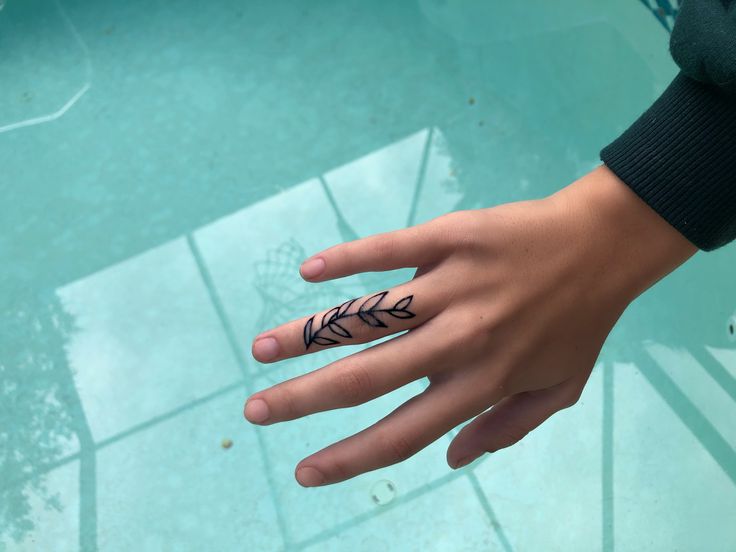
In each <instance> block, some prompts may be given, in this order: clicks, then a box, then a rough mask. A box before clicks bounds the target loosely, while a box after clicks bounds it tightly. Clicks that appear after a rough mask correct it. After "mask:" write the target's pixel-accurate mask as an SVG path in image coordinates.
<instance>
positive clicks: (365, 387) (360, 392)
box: [336, 366, 373, 406]
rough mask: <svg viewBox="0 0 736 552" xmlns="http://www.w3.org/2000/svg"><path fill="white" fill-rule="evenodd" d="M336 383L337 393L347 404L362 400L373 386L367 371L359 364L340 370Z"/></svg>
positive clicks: (359, 402)
mask: <svg viewBox="0 0 736 552" xmlns="http://www.w3.org/2000/svg"><path fill="white" fill-rule="evenodd" d="M336 383H337V388H338V393H339V394H340V396H341V397H342V398H343V399H344V401H345V403H346V404H347V405H349V406H355V405H358V404H361V403H362V402H364V401H365V400H366V398H367V397H368V396H369V395H370V393H371V389H372V388H373V382H372V381H371V376H370V374H369V372H368V371H367V370H366V369H365V368H363V367H361V366H351V367H350V368H348V369H345V370H343V371H342V372H340V373H339V374H338V375H337V380H336Z"/></svg>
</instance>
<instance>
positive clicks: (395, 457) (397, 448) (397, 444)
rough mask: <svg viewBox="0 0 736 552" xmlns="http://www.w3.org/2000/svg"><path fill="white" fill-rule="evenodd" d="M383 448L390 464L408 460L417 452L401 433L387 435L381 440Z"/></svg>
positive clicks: (415, 447) (414, 446)
mask: <svg viewBox="0 0 736 552" xmlns="http://www.w3.org/2000/svg"><path fill="white" fill-rule="evenodd" d="M383 446H384V450H385V451H386V455H387V457H388V461H389V463H390V464H396V463H398V462H403V461H404V460H408V459H409V458H411V457H412V456H414V454H416V453H417V452H418V450H419V449H418V448H417V446H416V445H415V444H413V443H412V442H411V441H409V439H407V438H406V437H404V436H402V435H391V436H387V437H386V438H385V439H384V441H383Z"/></svg>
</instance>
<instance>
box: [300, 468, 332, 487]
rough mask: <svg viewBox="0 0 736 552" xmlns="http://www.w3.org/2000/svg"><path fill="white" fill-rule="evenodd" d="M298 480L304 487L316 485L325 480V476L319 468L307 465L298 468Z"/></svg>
mask: <svg viewBox="0 0 736 552" xmlns="http://www.w3.org/2000/svg"><path fill="white" fill-rule="evenodd" d="M296 480H297V481H298V482H299V484H300V485H301V486H302V487H316V486H317V485H322V483H324V482H325V476H324V475H322V472H321V471H319V470H318V469H317V468H312V467H310V466H307V467H305V468H299V469H298V470H296Z"/></svg>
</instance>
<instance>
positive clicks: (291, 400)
mask: <svg viewBox="0 0 736 552" xmlns="http://www.w3.org/2000/svg"><path fill="white" fill-rule="evenodd" d="M274 394H275V395H276V400H275V401H270V403H271V404H280V405H281V412H282V416H283V417H284V418H285V419H287V420H293V419H295V418H300V417H301V415H302V414H301V412H300V409H299V406H298V403H297V400H296V397H295V396H294V393H293V392H292V391H291V390H289V388H288V387H283V388H281V389H279V388H278V387H277V388H276V389H274Z"/></svg>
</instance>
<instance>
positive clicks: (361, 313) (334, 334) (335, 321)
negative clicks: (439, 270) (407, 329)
mask: <svg viewBox="0 0 736 552" xmlns="http://www.w3.org/2000/svg"><path fill="white" fill-rule="evenodd" d="M387 293H388V291H382V292H380V293H376V294H375V295H372V296H371V297H369V298H368V299H366V300H365V301H363V304H362V305H360V306H359V307H358V310H356V311H354V312H348V311H349V310H350V307H352V306H353V304H354V303H355V302H356V301H357V300H358V299H350V300H349V301H345V302H344V303H343V304H342V305H340V306H339V307H335V308H333V309H330V310H329V311H327V312H326V313H325V314H324V315H322V322H321V323H320V325H319V327H318V328H316V329H315V327H316V324H315V321H314V319H315V318H316V316H317V315H314V316H312V318H310V319H309V320H307V323H306V324H305V325H304V346H305V347H306V348H307V349H309V346H310V345H311V344H312V343H316V344H317V345H335V344H336V343H340V340H339V339H338V338H340V337H342V338H347V339H349V338H351V337H353V336H352V334H351V333H350V332H349V331H348V330H347V329H346V328H345V326H344V325H343V324H344V322H345V319H346V318H350V317H351V316H357V317H358V318H360V319H361V320H362V321H363V322H365V323H366V324H368V325H369V326H371V327H373V328H387V327H388V326H387V325H386V323H385V322H384V321H383V320H381V319H380V318H379V317H378V316H376V315H377V314H379V313H385V314H388V315H390V316H393V317H394V318H414V316H416V315H415V314H414V313H413V312H411V311H410V310H409V305H410V304H411V300H412V299H413V298H414V296H413V295H407V296H406V297H404V298H403V299H399V300H398V301H397V302H396V304H395V305H394V306H393V307H390V308H379V306H380V304H381V301H382V300H383V298H384V297H386V294H387ZM325 334H327V335H329V336H330V337H327V336H326V335H325Z"/></svg>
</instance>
